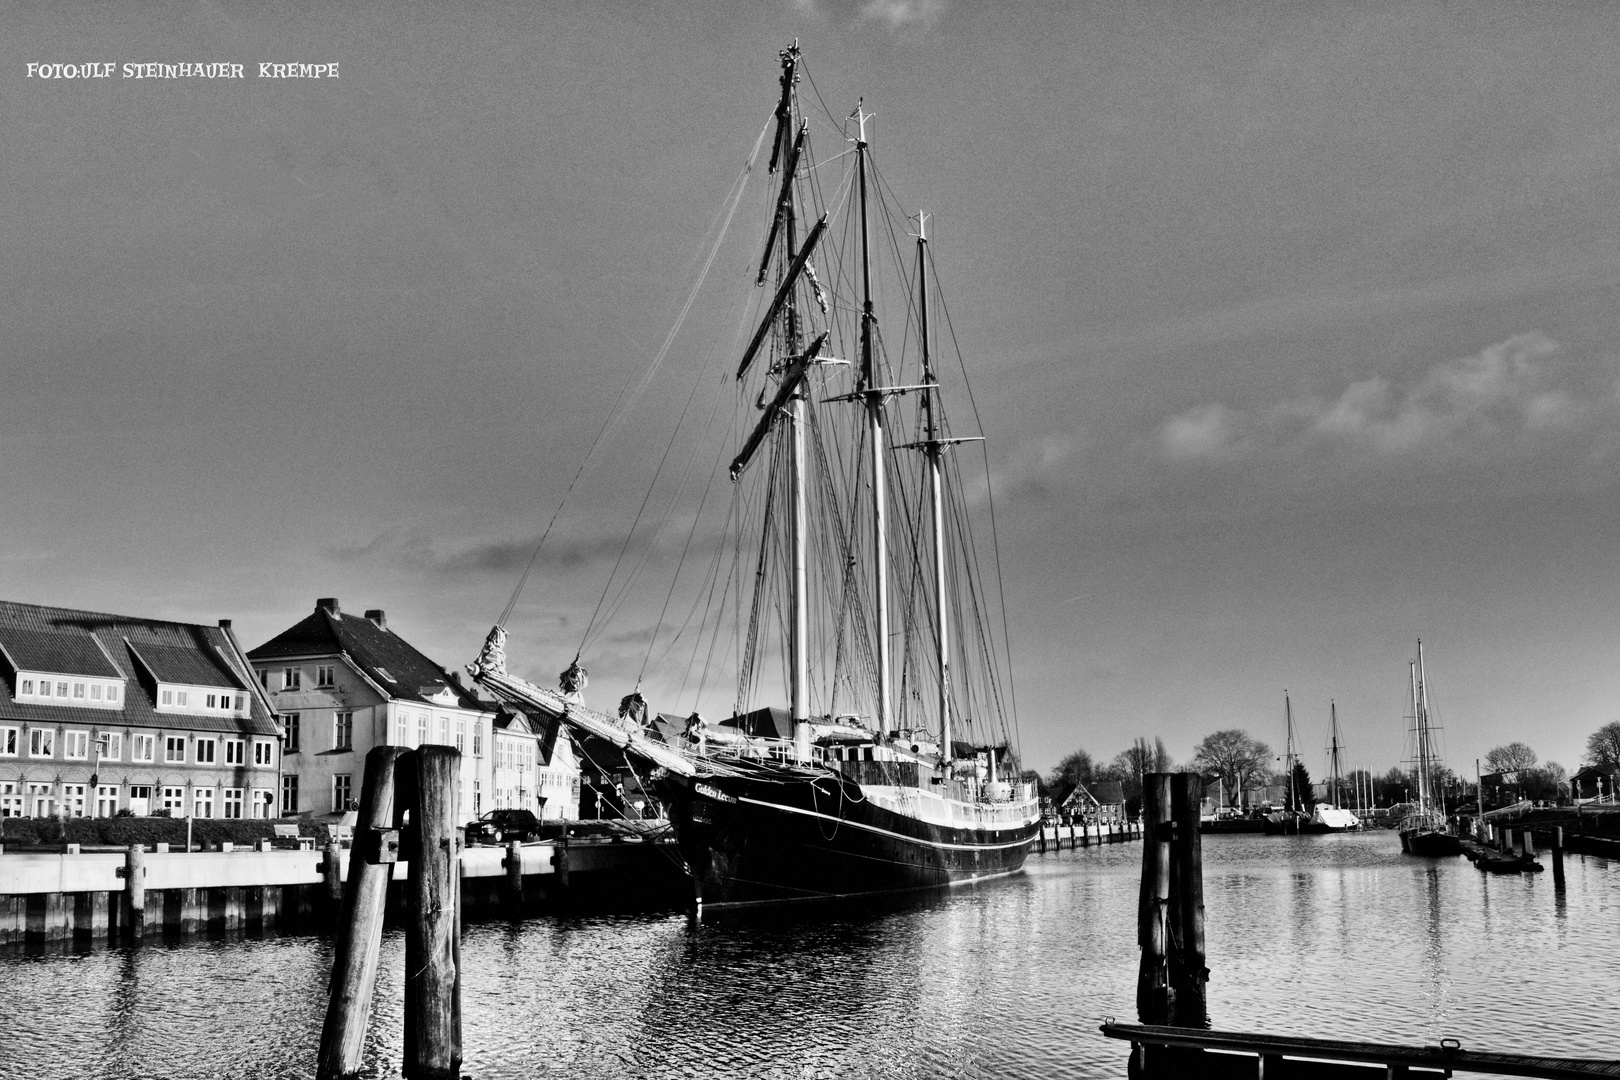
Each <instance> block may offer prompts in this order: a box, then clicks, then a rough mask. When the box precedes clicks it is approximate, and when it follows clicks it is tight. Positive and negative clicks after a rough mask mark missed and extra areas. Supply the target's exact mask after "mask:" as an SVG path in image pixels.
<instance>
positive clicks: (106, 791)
mask: <svg viewBox="0 0 1620 1080" xmlns="http://www.w3.org/2000/svg"><path fill="white" fill-rule="evenodd" d="M116 813H118V785H117V784H102V785H101V786H99V787H97V788H96V817H112V816H113V815H114V814H116Z"/></svg>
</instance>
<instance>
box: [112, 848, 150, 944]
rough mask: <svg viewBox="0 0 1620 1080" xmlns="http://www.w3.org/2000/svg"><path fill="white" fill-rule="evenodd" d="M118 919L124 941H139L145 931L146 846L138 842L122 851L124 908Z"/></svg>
mask: <svg viewBox="0 0 1620 1080" xmlns="http://www.w3.org/2000/svg"><path fill="white" fill-rule="evenodd" d="M119 921H120V922H121V923H122V924H123V929H124V940H125V941H139V940H141V938H142V936H143V935H145V933H146V848H145V847H144V846H142V845H140V844H131V845H129V849H128V850H127V851H125V852H124V910H123V917H122V918H121V919H120V920H119Z"/></svg>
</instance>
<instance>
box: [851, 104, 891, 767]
mask: <svg viewBox="0 0 1620 1080" xmlns="http://www.w3.org/2000/svg"><path fill="white" fill-rule="evenodd" d="M870 118H871V117H870V115H869V114H868V113H867V112H866V109H865V108H864V107H863V105H862V104H861V103H859V102H857V103H856V106H855V119H856V120H857V121H858V123H859V125H860V134H859V136H858V137H857V139H856V141H855V155H856V158H855V160H856V164H857V171H858V173H859V177H860V185H861V391H862V396H863V397H864V398H865V401H866V435H867V441H868V442H869V443H870V444H871V458H870V461H871V466H872V534H873V535H872V544H873V551H872V555H873V560H872V569H873V575H874V581H873V588H874V589H875V590H876V592H877V642H876V645H877V700H876V702H875V704H876V706H877V722H878V731H880V732H881V733H882V734H884V735H888V734H889V731H890V728H891V726H892V722H893V721H892V717H891V716H890V715H889V557H888V542H889V538H888V517H887V513H888V510H887V503H888V494H887V491H886V490H885V488H886V484H885V480H886V477H885V475H884V430H883V398H884V390H883V388H881V387H879V386H878V385H877V371H876V368H875V366H874V363H873V357H872V324H873V322H874V321H876V319H875V316H874V315H873V313H872V256H871V250H870V246H869V245H870V229H869V228H868V226H867V215H866V154H867V143H866V121H867V120H869V119H870Z"/></svg>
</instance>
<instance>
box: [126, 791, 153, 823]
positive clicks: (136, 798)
mask: <svg viewBox="0 0 1620 1080" xmlns="http://www.w3.org/2000/svg"><path fill="white" fill-rule="evenodd" d="M129 812H130V813H132V814H134V815H135V816H136V817H145V816H146V815H147V814H150V813H151V812H152V788H151V787H150V786H149V785H147V784H131V785H129Z"/></svg>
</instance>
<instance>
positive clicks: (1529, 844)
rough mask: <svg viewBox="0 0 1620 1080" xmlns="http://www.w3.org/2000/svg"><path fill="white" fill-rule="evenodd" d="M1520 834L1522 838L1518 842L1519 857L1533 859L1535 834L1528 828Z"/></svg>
mask: <svg viewBox="0 0 1620 1080" xmlns="http://www.w3.org/2000/svg"><path fill="white" fill-rule="evenodd" d="M1521 836H1522V839H1521V840H1520V842H1519V857H1520V858H1523V859H1534V858H1535V857H1536V834H1535V833H1534V832H1532V831H1530V830H1529V829H1526V830H1524V832H1523V833H1522V834H1521Z"/></svg>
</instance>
